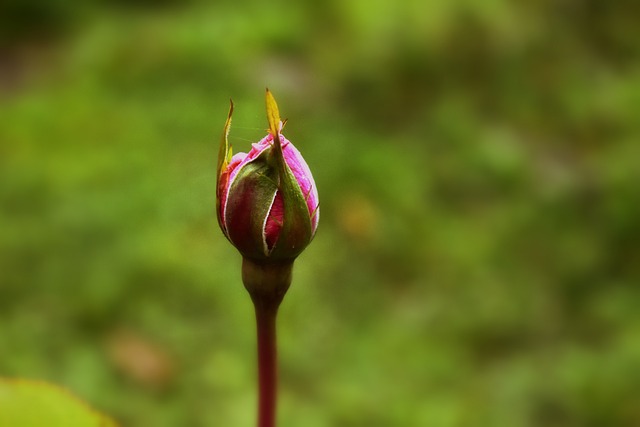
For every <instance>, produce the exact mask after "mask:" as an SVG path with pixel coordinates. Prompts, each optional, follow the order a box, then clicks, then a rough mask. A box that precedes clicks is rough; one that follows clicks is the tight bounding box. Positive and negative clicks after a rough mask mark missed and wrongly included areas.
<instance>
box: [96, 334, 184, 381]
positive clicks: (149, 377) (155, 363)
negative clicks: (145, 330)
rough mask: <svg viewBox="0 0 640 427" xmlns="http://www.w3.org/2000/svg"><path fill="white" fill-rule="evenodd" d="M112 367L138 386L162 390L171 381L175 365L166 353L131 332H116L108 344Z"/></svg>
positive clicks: (145, 338)
mask: <svg viewBox="0 0 640 427" xmlns="http://www.w3.org/2000/svg"><path fill="white" fill-rule="evenodd" d="M107 352H108V355H109V359H110V360H111V362H112V363H113V365H114V366H115V367H116V369H118V370H119V371H120V372H122V373H123V374H124V375H125V376H126V377H127V378H129V379H131V380H133V381H134V382H135V383H137V384H138V385H141V386H143V387H145V388H149V389H154V390H163V389H165V388H167V387H168V386H169V384H170V383H171V381H172V379H173V377H174V363H173V361H172V359H171V357H170V356H169V354H168V353H167V351H166V350H165V349H164V348H162V347H161V346H159V345H158V344H156V343H153V342H151V340H149V339H148V338H147V337H144V336H142V335H140V334H138V333H136V332H134V331H131V330H128V329H121V330H117V331H115V332H114V333H113V334H112V335H111V336H110V337H109V339H108V341H107Z"/></svg>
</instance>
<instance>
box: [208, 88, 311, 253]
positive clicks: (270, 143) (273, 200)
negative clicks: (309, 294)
mask: <svg viewBox="0 0 640 427" xmlns="http://www.w3.org/2000/svg"><path fill="white" fill-rule="evenodd" d="M266 103H267V118H268V122H269V133H268V135H267V136H266V137H264V138H263V139H262V140H260V141H259V142H257V143H254V144H253V145H252V148H251V150H250V151H249V153H237V154H235V155H233V156H232V150H231V146H230V144H229V141H228V135H229V127H230V124H231V115H232V113H233V103H231V107H230V109H229V115H228V117H227V121H226V123H225V126H224V134H223V138H222V141H221V143H220V152H219V157H218V179H217V200H216V202H217V203H216V208H217V214H218V222H219V224H220V228H221V229H222V232H223V233H224V234H225V236H226V237H227V239H229V241H230V242H231V243H232V244H233V245H234V246H235V247H236V248H237V249H238V250H239V251H240V253H241V254H242V255H243V257H244V258H245V259H249V260H252V261H255V262H259V263H261V264H263V263H264V262H271V261H273V262H282V261H289V260H290V261H293V260H294V259H295V258H296V257H297V256H298V255H300V253H301V252H302V251H303V250H304V248H305V247H306V246H307V245H308V244H309V243H310V242H311V240H312V238H313V236H314V234H315V231H316V228H317V226H318V217H319V209H318V192H317V189H316V185H315V182H314V180H313V176H312V175H311V171H310V170H309V167H308V166H307V163H306V162H305V160H304V159H303V158H302V155H301V154H300V152H299V151H298V150H297V149H296V148H295V147H294V146H293V144H292V143H291V142H290V141H288V140H287V139H286V138H285V137H284V136H283V135H282V127H283V122H282V121H281V120H280V114H279V112H278V106H277V104H276V102H275V99H274V98H273V95H272V94H271V92H270V91H269V90H268V89H267V94H266Z"/></svg>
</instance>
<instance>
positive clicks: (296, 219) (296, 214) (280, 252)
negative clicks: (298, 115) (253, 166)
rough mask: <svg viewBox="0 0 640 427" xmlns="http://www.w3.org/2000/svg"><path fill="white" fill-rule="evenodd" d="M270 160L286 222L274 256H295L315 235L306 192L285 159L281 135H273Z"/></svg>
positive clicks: (272, 253) (281, 257) (275, 246)
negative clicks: (276, 174) (277, 181)
mask: <svg viewBox="0 0 640 427" xmlns="http://www.w3.org/2000/svg"><path fill="white" fill-rule="evenodd" d="M273 139H274V142H273V148H272V149H271V150H270V155H269V163H270V164H271V165H273V167H274V168H275V170H276V171H277V173H278V177H279V190H280V192H281V193H282V200H283V204H284V213H283V225H282V229H281V230H280V237H279V238H278V240H277V241H276V243H275V245H274V247H273V249H272V251H271V258H273V259H294V258H296V257H297V256H298V255H300V253H301V252H302V251H303V250H304V248H306V247H307V245H308V244H309V243H310V242H311V239H312V237H313V225H312V223H311V216H310V215H309V208H308V207H307V202H306V199H305V195H304V194H303V193H302V189H301V188H300V184H298V180H297V179H296V177H295V176H294V175H293V172H292V171H291V169H290V168H289V165H287V162H286V161H285V160H284V154H283V152H282V144H281V143H280V136H279V135H278V134H276V135H274V138H273Z"/></svg>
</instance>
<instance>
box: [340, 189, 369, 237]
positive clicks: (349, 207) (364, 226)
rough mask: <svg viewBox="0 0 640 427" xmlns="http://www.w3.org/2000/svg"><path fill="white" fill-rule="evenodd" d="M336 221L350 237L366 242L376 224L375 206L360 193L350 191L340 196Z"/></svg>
mask: <svg viewBox="0 0 640 427" xmlns="http://www.w3.org/2000/svg"><path fill="white" fill-rule="evenodd" d="M339 206H340V207H341V211H340V212H339V215H338V223H339V225H340V228H341V229H342V231H343V232H344V233H345V234H346V235H347V236H348V237H350V238H352V239H354V240H358V241H360V242H368V241H370V240H371V238H372V237H373V235H374V233H375V232H376V229H377V224H378V212H377V209H376V207H375V206H374V205H373V203H371V201H369V199H367V198H366V197H365V196H363V195H362V194H358V193H350V194H346V195H344V196H343V197H342V201H341V203H340V204H339Z"/></svg>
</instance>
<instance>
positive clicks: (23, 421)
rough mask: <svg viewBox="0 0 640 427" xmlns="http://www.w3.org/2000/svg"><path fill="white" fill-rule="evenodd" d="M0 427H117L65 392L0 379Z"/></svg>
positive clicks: (40, 385) (50, 387) (58, 388)
mask: <svg viewBox="0 0 640 427" xmlns="http://www.w3.org/2000/svg"><path fill="white" fill-rule="evenodd" d="M0 426H7V427H9V426H10V427H116V424H115V423H114V422H113V421H112V420H111V419H109V418H108V417H106V416H104V415H102V414H100V413H98V412H96V411H94V410H93V409H91V408H90V407H89V406H88V405H87V404H85V403H84V402H82V401H81V400H80V399H78V398H76V397H75V396H73V395H72V394H71V393H70V392H68V391H66V390H65V389H63V388H61V387H58V386H55V385H53V384H49V383H45V382H41V381H30V380H19V379H0Z"/></svg>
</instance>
